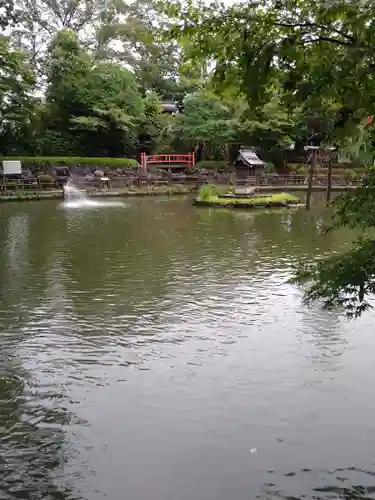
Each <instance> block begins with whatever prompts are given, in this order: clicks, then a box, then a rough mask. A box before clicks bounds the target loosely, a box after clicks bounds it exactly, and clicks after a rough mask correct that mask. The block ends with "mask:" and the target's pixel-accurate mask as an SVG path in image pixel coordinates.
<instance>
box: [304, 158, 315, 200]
mask: <svg viewBox="0 0 375 500" xmlns="http://www.w3.org/2000/svg"><path fill="white" fill-rule="evenodd" d="M315 161H316V149H313V152H312V161H311V165H310V170H309V179H308V185H307V194H306V210H310V208H311V194H312V187H313V178H314V168H315Z"/></svg>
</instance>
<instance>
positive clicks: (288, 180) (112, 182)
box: [0, 174, 362, 191]
mask: <svg viewBox="0 0 375 500" xmlns="http://www.w3.org/2000/svg"><path fill="white" fill-rule="evenodd" d="M67 180H68V179H67V178H63V177H60V178H58V179H56V181H52V179H51V181H46V180H43V179H38V178H35V179H34V178H31V179H19V180H12V179H6V178H2V179H0V191H15V190H17V191H19V190H22V191H24V190H34V191H35V190H46V189H61V188H62V186H63V185H64V184H65V182H66V181H67ZM74 183H75V185H76V186H77V187H79V188H81V189H103V188H110V189H121V188H126V187H131V186H153V185H156V186H157V185H171V184H172V185H173V184H188V185H202V184H206V183H216V184H222V185H228V184H236V185H242V186H243V185H246V186H285V187H290V188H292V187H293V186H298V187H302V186H304V185H307V177H306V176H303V175H297V174H290V175H275V174H268V175H265V176H264V177H247V178H245V179H237V178H236V177H234V176H233V175H228V174H214V175H199V174H198V175H184V174H175V175H172V176H169V177H168V178H166V177H161V176H158V175H153V174H149V175H146V176H137V175H134V176H114V177H111V178H110V179H109V180H108V181H107V180H102V179H100V178H92V177H75V178H74ZM361 183H362V179H356V180H354V181H349V179H346V178H345V176H343V175H333V176H332V186H336V187H344V186H358V185H360V184H361ZM327 184H328V178H327V176H325V175H315V176H314V180H313V186H321V187H324V186H327Z"/></svg>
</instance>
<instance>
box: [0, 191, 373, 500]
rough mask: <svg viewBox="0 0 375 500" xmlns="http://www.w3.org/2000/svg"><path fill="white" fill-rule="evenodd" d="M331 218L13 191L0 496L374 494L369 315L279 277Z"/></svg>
mask: <svg viewBox="0 0 375 500" xmlns="http://www.w3.org/2000/svg"><path fill="white" fill-rule="evenodd" d="M328 217H329V214H327V213H326V212H325V210H318V209H317V210H314V211H312V212H310V213H306V211H304V210H303V209H302V210H293V211H288V210H285V211H276V212H275V211H269V212H266V211H265V212H256V213H255V212H252V213H251V214H250V213H247V212H231V211H226V210H218V211H216V210H197V209H195V208H194V207H192V206H191V205H190V203H189V201H188V200H186V201H183V200H172V199H169V200H168V199H163V200H152V199H142V200H139V199H135V200H130V201H129V202H127V204H126V206H125V207H118V208H116V207H106V208H103V207H101V208H100V209H98V208H95V207H93V208H92V210H66V211H64V210H59V205H58V204H55V203H54V202H40V203H36V204H33V203H31V204H11V205H2V207H1V218H0V236H1V238H2V239H1V241H2V242H3V245H2V247H1V249H0V297H1V310H0V331H1V336H0V346H1V361H2V362H1V366H0V429H1V433H0V471H1V472H0V474H1V476H0V477H1V482H0V498H5V499H11V498H25V499H29V498H30V499H34V498H35V499H36V498H49V499H50V498H51V499H64V500H65V499H71V500H78V499H89V500H99V499H100V500H101V499H103V498H108V499H111V500H112V499H113V500H117V499H120V498H126V499H129V500H132V499H136V500H138V499H146V498H152V499H153V500H172V499H173V500H175V499H178V500H191V499H194V500H195V499H197V500H228V499H231V500H242V499H252V498H265V499H269V498H289V499H291V498H311V499H312V498H319V499H320V498H355V499H359V498H372V497H373V496H374V492H375V477H374V473H375V463H374V461H375V458H374V456H373V449H374V444H375V443H374V439H375V438H374V435H375V434H374V423H373V414H374V410H375V402H374V398H373V397H372V396H373V395H372V385H371V380H372V378H371V374H372V370H373V369H372V367H373V358H374V354H373V352H374V347H375V340H374V335H373V327H372V325H373V319H374V316H373V314H371V313H369V314H367V315H365V316H364V317H363V318H361V319H360V320H358V321H357V322H351V323H348V322H346V321H345V320H343V318H342V317H341V316H340V314H338V313H326V312H324V313H323V312H322V311H321V310H320V309H319V307H317V306H314V307H312V308H309V309H306V308H301V306H300V300H301V293H300V291H299V290H298V289H297V288H296V287H294V286H292V285H288V284H286V281H287V279H288V277H289V276H290V272H291V271H290V270H291V265H292V263H293V262H295V261H297V260H298V259H299V258H300V257H302V256H307V257H309V258H315V257H316V256H318V255H323V254H327V253H329V252H332V251H337V250H340V249H343V248H345V247H346V246H347V245H348V244H350V239H351V236H352V235H351V234H348V233H347V232H338V233H330V234H328V235H327V236H326V237H322V233H323V223H324V221H325V220H327V218H328Z"/></svg>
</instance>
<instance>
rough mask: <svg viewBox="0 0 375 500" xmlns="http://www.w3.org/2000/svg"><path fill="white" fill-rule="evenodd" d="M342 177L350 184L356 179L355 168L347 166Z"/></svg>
mask: <svg viewBox="0 0 375 500" xmlns="http://www.w3.org/2000/svg"><path fill="white" fill-rule="evenodd" d="M344 177H345V180H346V182H348V183H349V184H350V183H352V182H353V181H355V180H356V178H357V172H356V171H355V170H352V169H350V168H348V169H346V170H345V171H344Z"/></svg>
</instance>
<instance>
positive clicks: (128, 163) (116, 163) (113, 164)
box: [0, 156, 138, 168]
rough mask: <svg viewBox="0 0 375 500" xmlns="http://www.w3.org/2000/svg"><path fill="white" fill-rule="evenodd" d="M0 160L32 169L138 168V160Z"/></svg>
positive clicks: (51, 158) (47, 158)
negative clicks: (53, 167) (93, 166)
mask: <svg viewBox="0 0 375 500" xmlns="http://www.w3.org/2000/svg"><path fill="white" fill-rule="evenodd" d="M0 160H19V161H20V162H21V163H22V166H23V167H24V168H25V167H26V168H32V167H34V168H35V167H36V168H38V167H49V166H61V167H76V166H86V165H96V166H100V167H106V168H121V167H128V168H129V167H136V166H137V165H138V162H137V160H135V159H133V158H92V157H77V156H12V157H10V156H7V157H0Z"/></svg>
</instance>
